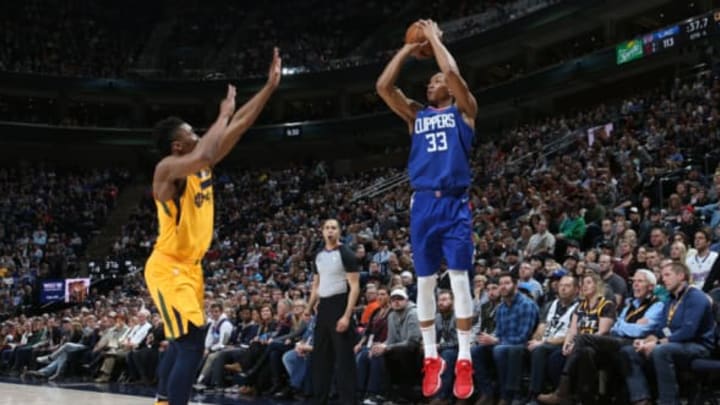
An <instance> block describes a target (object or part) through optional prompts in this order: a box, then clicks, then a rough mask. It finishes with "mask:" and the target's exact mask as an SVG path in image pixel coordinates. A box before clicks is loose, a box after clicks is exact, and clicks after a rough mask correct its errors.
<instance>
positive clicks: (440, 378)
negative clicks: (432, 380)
mask: <svg viewBox="0 0 720 405" xmlns="http://www.w3.org/2000/svg"><path fill="white" fill-rule="evenodd" d="M440 360H442V367H440V372H439V373H438V375H437V383H436V384H435V387H436V388H435V390H434V391H432V392H425V384H423V395H424V396H425V397H427V398H429V397H432V396H434V395H435V394H437V393H438V392H440V388H442V374H443V373H444V372H445V368H446V367H447V365H446V364H445V360H443V359H442V358H441V359H440Z"/></svg>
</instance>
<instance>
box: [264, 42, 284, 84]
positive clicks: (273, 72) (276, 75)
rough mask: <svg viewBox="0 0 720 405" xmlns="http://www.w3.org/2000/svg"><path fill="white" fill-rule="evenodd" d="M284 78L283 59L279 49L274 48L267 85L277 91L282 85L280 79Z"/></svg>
mask: <svg viewBox="0 0 720 405" xmlns="http://www.w3.org/2000/svg"><path fill="white" fill-rule="evenodd" d="M281 76H282V58H281V57H280V50H279V49H278V47H274V48H273V57H272V62H271V63H270V71H269V73H268V80H267V84H268V85H269V86H270V87H272V88H273V89H276V88H277V87H278V85H280V77H281Z"/></svg>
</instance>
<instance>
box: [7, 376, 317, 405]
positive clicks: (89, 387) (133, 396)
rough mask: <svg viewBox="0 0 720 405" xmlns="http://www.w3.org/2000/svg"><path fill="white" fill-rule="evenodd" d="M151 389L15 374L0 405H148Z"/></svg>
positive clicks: (212, 398) (222, 401)
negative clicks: (24, 377)
mask: <svg viewBox="0 0 720 405" xmlns="http://www.w3.org/2000/svg"><path fill="white" fill-rule="evenodd" d="M153 395H154V389H152V388H150V387H142V386H133V385H124V384H95V383H93V382H85V381H75V382H72V381H69V382H59V383H48V382H40V383H38V382H33V381H26V380H21V379H19V378H2V379H0V405H47V404H52V405H152V404H153V401H154V399H153ZM191 401H192V402H191V403H194V404H218V405H230V404H233V405H281V404H283V405H296V404H301V403H303V402H298V401H281V400H274V399H272V398H252V397H241V396H238V395H222V394H217V395H200V394H193V398H192V399H191Z"/></svg>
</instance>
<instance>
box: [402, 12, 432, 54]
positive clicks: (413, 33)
mask: <svg viewBox="0 0 720 405" xmlns="http://www.w3.org/2000/svg"><path fill="white" fill-rule="evenodd" d="M425 41H427V39H426V38H425V34H424V33H423V30H422V26H421V25H420V22H418V21H415V22H414V23H412V24H411V25H410V26H409V27H408V29H407V31H405V43H406V44H418V43H422V42H425ZM412 55H413V56H414V57H416V58H418V59H427V58H431V57H432V56H433V50H432V46H431V45H430V44H429V43H427V44H425V45H424V46H422V47H420V48H418V49H417V50H416V51H415V52H413V53H412Z"/></svg>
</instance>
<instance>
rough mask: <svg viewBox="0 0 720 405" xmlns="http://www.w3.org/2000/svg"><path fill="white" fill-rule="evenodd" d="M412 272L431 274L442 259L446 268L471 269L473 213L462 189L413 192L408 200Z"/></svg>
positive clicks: (421, 274) (420, 275) (436, 269)
mask: <svg viewBox="0 0 720 405" xmlns="http://www.w3.org/2000/svg"><path fill="white" fill-rule="evenodd" d="M410 242H411V243H412V250H413V261H414V263H415V273H416V274H417V275H418V276H419V277H422V276H431V275H433V274H435V273H436V272H437V271H438V270H439V269H440V263H441V262H442V259H443V258H445V261H446V263H447V266H448V269H451V270H466V271H470V269H471V268H472V258H473V249H474V247H473V242H472V214H471V213H470V205H469V198H468V196H467V194H466V193H465V192H459V193H445V192H443V191H416V192H415V194H413V197H412V201H411V203H410Z"/></svg>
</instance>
